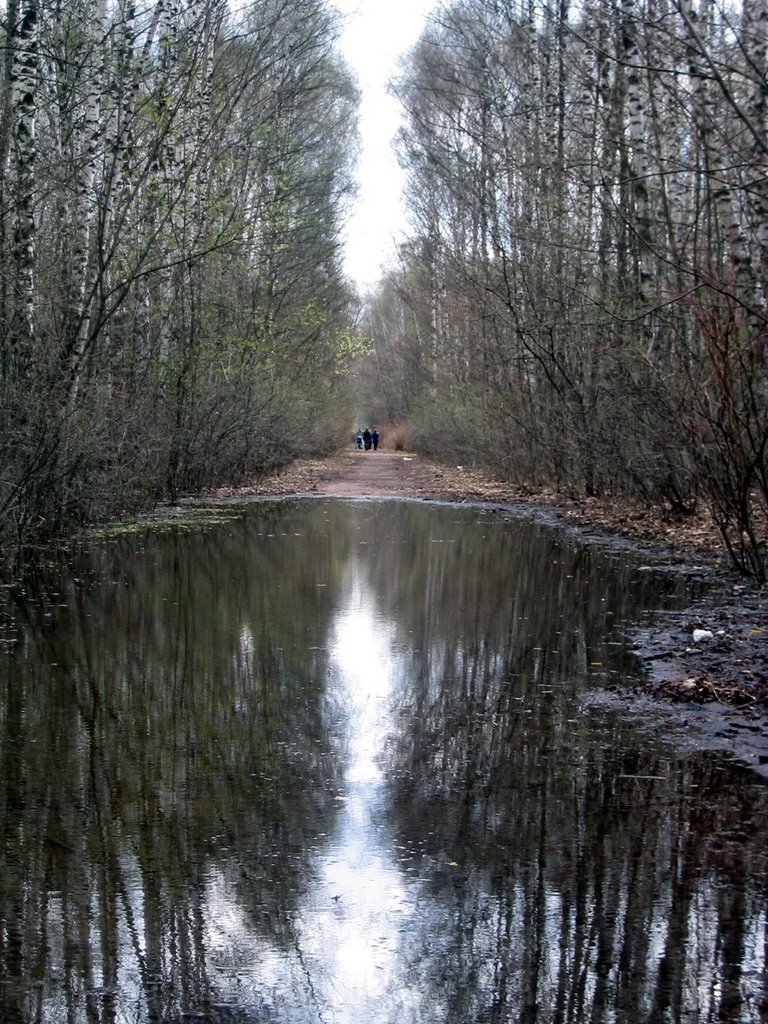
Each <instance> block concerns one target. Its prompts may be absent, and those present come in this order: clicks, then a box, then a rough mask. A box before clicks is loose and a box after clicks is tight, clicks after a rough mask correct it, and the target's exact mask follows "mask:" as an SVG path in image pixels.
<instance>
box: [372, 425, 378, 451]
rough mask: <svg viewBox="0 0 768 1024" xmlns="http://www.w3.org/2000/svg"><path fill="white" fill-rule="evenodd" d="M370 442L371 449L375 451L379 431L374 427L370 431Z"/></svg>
mask: <svg viewBox="0 0 768 1024" xmlns="http://www.w3.org/2000/svg"><path fill="white" fill-rule="evenodd" d="M371 444H372V445H373V450H374V451H376V449H377V448H378V447H379V432H378V430H377V429H376V427H374V428H373V430H372V431H371Z"/></svg>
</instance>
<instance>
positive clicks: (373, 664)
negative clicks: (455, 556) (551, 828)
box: [305, 565, 412, 1022]
mask: <svg viewBox="0 0 768 1024" xmlns="http://www.w3.org/2000/svg"><path fill="white" fill-rule="evenodd" d="M351 573H352V580H351V582H350V586H349V588H348V593H349V598H348V601H347V603H346V605H345V606H344V607H343V608H342V609H341V611H340V612H339V615H338V617H337V620H336V624H335V630H334V637H333V641H332V659H333V665H334V668H335V669H336V671H335V672H333V680H334V682H333V684H332V686H333V689H332V691H331V692H330V693H329V701H330V702H331V703H332V704H333V703H335V704H337V705H338V708H334V711H336V712H337V713H338V715H339V718H340V720H342V721H344V723H345V729H346V750H347V768H346V779H345V796H346V799H345V802H344V805H343V809H342V811H341V813H340V815H339V818H338V823H337V829H336V834H335V835H334V836H333V839H332V841H331V843H330V844H329V846H328V847H327V852H326V853H325V854H324V856H323V858H322V861H321V864H320V866H319V884H318V885H317V887H316V888H315V889H314V891H312V892H311V893H310V894H309V895H308V898H307V908H306V917H307V925H308V926H307V930H306V943H307V948H306V950H305V952H307V953H311V954H312V955H313V958H314V957H316V958H317V961H318V963H319V964H321V965H322V967H321V969H320V970H319V972H318V974H319V978H318V982H317V985H318V987H321V988H326V987H327V989H328V993H329V997H331V993H332V1000H333V1002H334V1009H335V1019H336V1020H339V1021H350V1022H352V1021H355V1022H357V1021H360V1020H364V1019H367V1018H370V1017H371V1016H373V1017H375V1016H376V1013H375V1012H373V1011H374V1008H375V1007H376V1005H377V1004H378V1003H379V1001H380V1000H381V999H382V997H383V996H384V995H387V996H388V997H390V998H391V993H392V991H393V988H394V987H395V985H394V981H395V979H394V977H393V970H394V968H395V963H396V954H397V949H398V940H399V934H400V930H401V929H402V928H403V926H404V921H405V919H406V918H407V917H408V915H409V914H410V911H411V906H412V903H411V900H412V894H409V892H408V891H406V888H405V885H404V880H403V878H402V875H401V873H400V870H399V868H398V865H397V862H396V860H395V858H394V856H393V853H392V847H393V839H392V837H391V836H390V835H389V833H388V831H387V826H386V822H385V821H384V819H383V816H382V815H381V813H380V811H381V803H382V788H383V781H384V779H383V774H382V767H381V763H380V753H381V751H382V749H383V747H384V744H385V743H386V738H387V732H388V728H389V706H390V695H391V688H392V685H393V676H394V665H393V653H392V636H391V632H392V626H391V624H390V623H387V622H386V621H382V620H381V619H380V617H379V616H378V615H377V612H376V608H375V603H374V598H373V595H372V593H371V591H370V590H369V589H368V588H367V586H366V585H365V582H364V580H363V577H362V574H361V573H360V572H359V570H358V569H357V568H356V567H355V565H353V566H352V567H351ZM310 947H311V948H310ZM399 986H400V983H399V982H398V985H397V987H398V988H399Z"/></svg>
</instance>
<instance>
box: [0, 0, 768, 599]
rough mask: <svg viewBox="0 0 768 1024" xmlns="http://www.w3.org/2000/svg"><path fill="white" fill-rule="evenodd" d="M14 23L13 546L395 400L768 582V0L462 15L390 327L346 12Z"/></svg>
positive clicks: (7, 446) (388, 418)
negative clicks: (366, 204)
mask: <svg viewBox="0 0 768 1024" xmlns="http://www.w3.org/2000/svg"><path fill="white" fill-rule="evenodd" d="M0 13H1V14H2V21H1V22H0V32H2V38H3V42H4V47H3V65H2V103H0V156H1V159H2V174H1V176H0V187H1V189H2V192H1V193H0V218H1V220H0V325H1V326H2V334H1V337H2V341H1V345H2V349H1V351H0V541H2V542H4V543H9V542H16V543H18V542H20V541H23V540H25V539H27V538H29V537H33V536H36V535H40V534H45V533H48V534H51V533H56V532H60V531H62V530H64V529H68V528H70V527H71V525H72V524H73V523H77V522H88V521H93V520H95V519H99V518H103V517H108V516H113V515H115V514H118V513H120V512H123V511H126V510H129V509H137V508H143V507H148V506H150V505H151V504H153V503H154V502H157V501H158V500H166V499H170V500H173V499H175V498H176V496H177V495H179V494H180V493H182V492H189V491H195V490H199V489H201V488H204V487H207V486H214V485H216V484H219V483H222V482H227V483H238V482H240V481H243V480H247V479H249V478H252V477H253V476H254V475H256V474H259V473H262V472H264V471H265V470H269V469H271V468H274V467H278V466H280V465H282V464H285V463H286V462H288V461H290V459H291V458H293V457H295V456H297V455H301V454H310V453H311V454H318V453H321V452H324V451H330V450H333V449H334V448H336V447H338V445H339V444H340V443H341V442H342V440H343V439H345V438H346V436H347V434H348V432H349V430H350V427H351V425H352V424H353V423H354V416H355V413H356V412H358V411H360V410H365V412H366V418H367V419H369V422H374V421H375V422H377V423H380V424H386V423H407V424H408V429H409V431H410V436H411V438H412V440H413V443H414V444H415V445H416V446H417V448H418V450H419V451H421V452H424V453H426V454H435V455H438V456H440V457H443V458H449V459H456V460H461V461H462V462H468V463H472V464H475V465H481V466H484V467H486V468H489V469H491V470H492V471H493V472H494V473H495V474H496V475H498V476H501V477H503V478H505V479H508V480H510V481H514V482H516V483H525V484H528V485H532V486H549V487H555V488H557V489H559V490H560V491H562V492H568V493H571V494H586V495H621V496H624V497H629V498H631V499H634V500H639V501H648V502H663V503H665V504H666V505H667V506H668V507H670V508H671V509H674V510H675V511H677V512H679V513H680V514H685V513H686V512H687V511H690V510H692V509H693V508H696V507H701V506H702V505H703V506H705V507H707V508H708V509H710V510H711V512H712V514H713V515H714V516H715V518H716V521H717V523H718V525H719V527H720V530H721V532H722V535H723V539H724V542H725V544H726V546H727V548H728V550H729V552H730V555H731V557H732V560H733V562H734V564H735V565H736V566H737V567H738V568H740V569H741V570H742V571H743V572H744V573H745V574H748V575H750V576H753V577H756V578H758V579H761V580H762V579H765V576H766V566H765V540H766V537H765V521H766V510H767V507H768V474H767V473H766V461H765V453H766V444H767V443H768V411H767V410H768V364H767V358H768V349H767V347H766V341H767V335H766V316H767V309H768V295H767V294H766V288H767V286H768V170H767V169H768V132H767V131H766V118H767V116H768V71H767V67H768V0H734V2H733V3H721V2H719V0H637V2H635V0H633V2H630V0H583V2H582V3H580V4H569V2H568V0H558V2H557V3H552V4H548V3H544V2H543V0H515V2H512V0H457V2H454V3H445V4H442V5H440V6H438V7H437V8H436V9H435V12H434V13H433V15H432V16H431V18H430V19H429V21H428V22H427V25H426V28H425V30H424V32H423V34H422V36H421V38H420V39H419V40H418V42H417V44H416V46H415V47H414V49H413V50H412V52H411V53H410V54H409V55H408V57H407V59H405V60H404V62H403V65H402V69H401V73H400V75H399V77H398V80H397V81H396V82H395V83H393V88H394V90H395V91H396V93H397V96H398V97H399V99H400V102H401V104H402V108H403V112H404V127H403V129H402V132H401V135H400V139H399V151H400V158H401V161H402V163H403V166H404V167H405V169H406V171H407V174H408V203H409V207H410V212H411V216H412V232H411V234H410V235H409V237H408V240H407V241H406V242H404V243H403V244H402V245H401V246H400V249H399V252H398V254H397V260H396V265H395V266H393V267H392V268H391V269H390V270H389V271H388V272H387V273H386V274H385V275H384V277H383V279H382V281H381V282H380V285H379V286H378V288H377V289H376V290H375V292H374V294H372V295H371V296H369V297H368V300H367V302H366V304H365V306H364V308H363V311H362V320H360V319H359V316H360V311H359V309H358V299H357V297H356V296H355V294H354V290H353V289H352V286H351V285H350V283H349V281H347V280H346V279H345V277H344V274H343V271H342V259H341V256H342V245H343V232H344V224H345V215H346V212H347V209H348V203H349V200H350V198H351V196H352V194H353V188H354V158H355V139H356V135H355V120H356V113H357V105H358V95H357V89H356V85H355V82H354V79H353V76H352V74H351V72H350V71H349V69H348V68H347V66H346V65H345V64H344V62H343V60H342V59H341V58H340V56H339V49H338V46H337V42H338V34H339V28H340V21H339V16H338V15H337V14H336V13H334V11H333V9H332V8H331V7H330V6H329V5H327V4H325V3H324V2H323V0H257V2H254V3H249V4H244V5H232V7H231V8H230V6H229V5H228V4H227V2H226V0H151V2H149V0H148V2H146V3H142V4H137V3H136V2H135V0H5V4H4V5H3V6H2V7H0ZM361 337H362V338H365V343H366V345H367V348H368V351H367V354H364V355H362V356H361V355H360V352H361V341H360V339H361ZM351 365H354V369H355V372H354V373H353V374H350V373H349V368H350V366H351ZM355 389H357V394H355Z"/></svg>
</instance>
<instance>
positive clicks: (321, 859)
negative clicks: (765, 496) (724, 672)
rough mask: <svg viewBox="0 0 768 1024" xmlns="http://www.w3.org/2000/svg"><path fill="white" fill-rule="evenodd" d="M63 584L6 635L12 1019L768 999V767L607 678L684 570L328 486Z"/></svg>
mask: <svg viewBox="0 0 768 1024" xmlns="http://www.w3.org/2000/svg"><path fill="white" fill-rule="evenodd" d="M41 575H42V576H43V577H44V578H41V579H37V580H36V581H35V583H34V584H32V583H30V584H29V585H28V586H27V587H26V588H25V589H23V590H20V589H17V590H16V591H14V592H12V593H10V594H9V601H8V606H7V608H6V610H5V613H4V618H3V620H2V624H1V632H0V637H2V638H3V639H4V640H5V641H6V644H5V646H6V648H7V650H6V651H5V652H4V653H2V654H0V815H1V818H0V822H1V828H2V854H1V855H0V965H1V971H2V973H1V974H0V1020H2V1021H3V1022H11V1024H16V1022H20V1024H26V1022H33V1021H40V1022H45V1024H58V1022H60V1021H61V1022H68V1024H70V1022H71V1024H80V1022H89V1024H90V1022H115V1024H117V1022H120V1024H123V1022H135V1024H144V1022H159V1024H165V1022H177V1021H183V1020H203V1021H210V1022H218V1021H221V1022H225V1021H226V1022H237V1024H250V1022H267V1021H269V1022H274V1024H304V1022H313V1024H314V1022H318V1024H320V1022H328V1024H331V1022H333V1024H366V1022H369V1024H409V1022H413V1024H416V1022H418V1024H469V1022H478V1024H479V1022H502V1021H503V1022H513V1021H514V1022H540V1024H554V1022H567V1024H574V1022H581V1021H585V1022H586V1021H590V1022H603V1021H604V1022H617V1024H624V1022H626V1024H630V1022H631V1024H641V1022H647V1024H664V1022H691V1024H700V1022H714V1021H734V1022H742V1024H744V1022H761V1021H765V1020H766V1019H767V1015H768V1002H767V1000H768V987H767V984H766V949H767V947H768V930H767V928H768V923H767V917H766V907H767V906H768V897H767V893H766V835H768V828H767V826H768V788H767V787H766V786H765V784H764V783H762V782H761V780H760V779H759V778H758V777H756V776H753V775H751V774H749V773H748V772H747V771H746V770H742V769H740V768H738V767H737V766H735V765H732V764H729V763H728V762H726V761H723V760H720V759H717V758H716V757H714V756H713V755H711V754H710V755H706V756H705V755H698V756H690V757H689V756H684V755H680V754H676V753H675V749H674V746H673V745H672V744H670V743H668V742H666V741H665V738H664V736H663V733H658V731H654V730H652V729H648V728H638V723H637V722H635V721H632V719H631V718H629V717H627V716H626V715H621V714H619V713H617V712H616V711H615V710H612V709H611V708H608V707H601V706H600V705H599V704H597V705H596V704H595V703H593V702H591V701H590V700H589V695H590V694H591V693H594V692H595V691H597V690H599V689H600V688H601V687H603V686H605V685H606V683H611V684H618V683H622V682H624V681H631V679H632V676H633V674H634V673H636V672H637V666H636V665H635V663H634V661H633V659H632V657H631V655H630V653H629V652H628V651H627V649H626V646H625V643H624V639H623V627H624V626H625V625H626V624H627V623H628V622H631V621H632V620H633V619H636V618H637V617H638V616H639V615H640V614H641V613H643V612H644V611H645V610H647V609H654V608H662V607H664V606H674V605H679V604H680V602H682V601H684V600H685V597H686V595H685V594H684V593H682V591H681V590H680V589H679V585H678V584H676V583H674V581H672V580H671V579H669V578H668V577H664V576H662V575H660V574H657V573H654V572H649V571H641V570H640V567H639V566H638V565H636V564H632V562H631V561H630V560H628V559H627V557H626V556H622V557H621V558H618V557H615V556H610V555H609V554H606V553H602V552H600V551H595V550H586V549H585V548H583V547H580V546H578V545H577V544H575V543H574V542H573V541H571V540H569V539H567V538H565V537H563V536H562V535H561V534H560V533H558V532H557V531H554V530H551V529H544V528H540V527H536V526H535V525H533V524H531V523H529V522H527V521H519V520H516V519H514V518H512V517H511V516H505V515H502V514H499V513H490V512H485V511H483V510H479V509H466V508H455V507H451V506H429V505H424V504H420V503H409V502H365V501H359V502H341V501H332V500H318V501H285V502H275V503H265V504H260V505H257V506H253V507H251V508H249V509H247V510H245V511H243V512H242V513H236V514H235V515H234V517H233V518H232V520H231V521H229V522H227V523H225V524H223V525H219V526H216V527H209V528H207V529H199V530H195V531H192V532H187V531H181V530H180V531H177V532H170V533H168V534H164V535H159V536H158V535H155V536H146V537H143V538H135V537H134V538H128V539H122V540H111V541H105V542H103V543H99V544H94V545H92V546H91V547H89V549H88V550H87V551H85V552H83V553H82V554H81V555H79V556H78V557H77V559H76V564H73V563H72V562H70V563H69V564H68V565H67V566H66V567H57V566H56V565H49V566H48V567H47V568H45V569H44V571H43V572H42V574H41ZM676 588H677V589H676Z"/></svg>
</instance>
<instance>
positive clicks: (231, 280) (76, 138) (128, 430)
mask: <svg viewBox="0 0 768 1024" xmlns="http://www.w3.org/2000/svg"><path fill="white" fill-rule="evenodd" d="M2 13H3V20H2V31H3V35H4V44H5V45H4V48H3V69H2V74H3V79H2V104H1V105H0V150H1V156H2V194H0V217H2V221H1V222H0V261H1V263H0V324H1V325H2V351H1V353H0V389H1V393H0V540H3V541H5V542H6V543H8V542H16V541H19V540H24V539H27V538H29V537H32V536H35V535H38V536H39V535H40V534H41V533H48V534H51V533H56V532H60V531H61V530H64V529H69V528H71V526H72V525H73V524H74V523H77V522H82V521H84V522H88V521H94V520H96V519H99V518H101V517H106V516H111V515H114V514H116V513H120V512H123V511H125V510H129V509H138V508H143V507H147V506H149V505H151V504H152V503H153V502H156V501H157V500H160V499H167V498H170V499H173V498H174V497H175V496H176V495H177V494H179V493H181V492H182V491H190V490H195V489H199V488H201V487H204V486H208V485H215V484H217V483H221V482H224V481H226V482H237V481H240V480H243V479H246V478H248V477H249V476H252V475H253V474H256V473H259V472H263V471H264V470H265V469H269V468H271V467H273V466H276V465H280V464H284V463H285V462H287V461H289V460H290V459H291V457H293V456H295V455H297V454H304V453H307V452H316V451H322V450H328V449H333V448H336V447H337V446H338V444H339V443H340V438H341V433H340V430H341V425H340V424H341V423H343V425H344V429H345V430H346V429H348V428H347V424H348V422H349V421H351V415H346V414H345V413H344V409H345V407H346V401H347V399H346V389H345V387H344V379H343V374H342V370H343V368H344V366H345V364H346V363H347V362H348V352H347V351H346V350H347V348H348V346H349V345H350V340H351V337H352V335H351V333H350V326H351V323H352V319H351V316H352V313H353V307H352V304H351V299H352V296H351V295H350V290H349V286H348V284H347V283H346V281H345V279H344V277H343V275H342V272H341V239H342V229H343V223H344V211H345V207H346V204H347V201H348V197H349V196H350V194H351V189H352V184H353V182H352V170H353V162H354V155H355V154H354V146H355V119H356V110H357V91H356V87H355V85H354V83H353V81H352V78H351V75H350V73H349V71H348V69H347V68H346V67H345V65H344V64H343V62H342V61H341V60H340V58H339V56H338V52H337V48H336V41H337V37H338V24H337V21H338V19H336V18H335V16H334V15H333V14H332V13H331V12H329V11H328V10H327V9H326V7H325V6H324V5H323V4H322V2H320V0H259V2H258V3H254V4H250V5H247V6H244V7H242V9H241V11H240V13H239V14H237V16H236V17H235V16H234V15H233V14H232V13H231V12H230V11H229V9H228V5H227V3H226V0H156V2H148V3H141V4H139V3H136V2H135V0H7V2H6V3H5V5H4V11H3V12H2Z"/></svg>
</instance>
